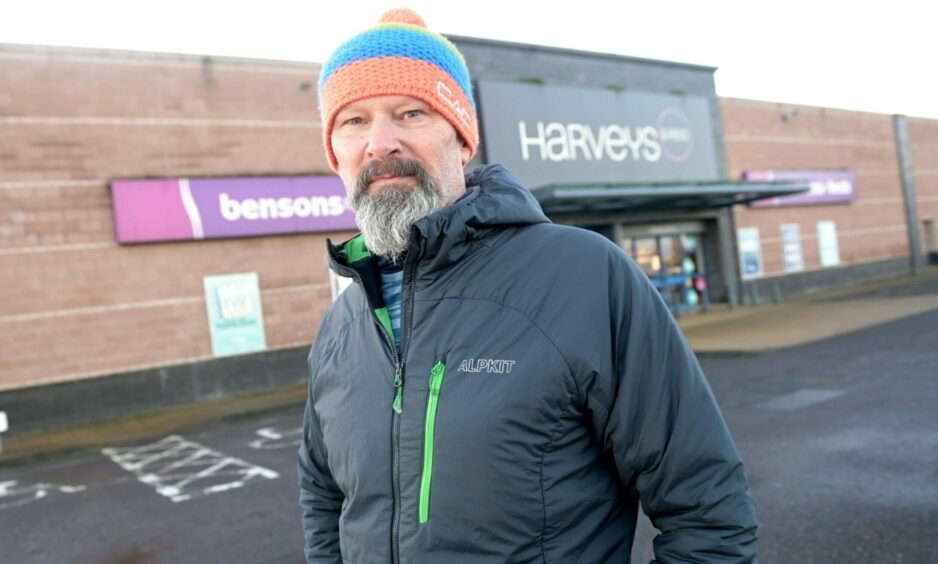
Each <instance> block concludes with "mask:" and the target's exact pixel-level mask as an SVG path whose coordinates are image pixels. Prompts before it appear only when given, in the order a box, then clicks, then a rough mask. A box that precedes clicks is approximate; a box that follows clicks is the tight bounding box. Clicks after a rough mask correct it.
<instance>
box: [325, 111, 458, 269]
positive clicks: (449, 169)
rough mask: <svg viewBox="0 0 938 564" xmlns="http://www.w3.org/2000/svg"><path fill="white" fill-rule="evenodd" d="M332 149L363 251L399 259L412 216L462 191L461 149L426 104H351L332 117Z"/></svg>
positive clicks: (439, 205)
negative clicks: (356, 223)
mask: <svg viewBox="0 0 938 564" xmlns="http://www.w3.org/2000/svg"><path fill="white" fill-rule="evenodd" d="M331 140H332V149H333V151H334V152H335V156H336V161H337V162H338V165H339V166H338V172H339V176H340V177H341V178H342V182H343V183H344V184H345V188H346V191H347V192H348V196H349V201H350V203H351V205H352V209H354V210H355V214H356V220H357V221H358V226H359V227H360V228H361V230H362V234H363V235H364V237H365V244H366V245H367V246H368V248H369V249H370V250H371V251H372V252H374V253H376V254H378V255H381V256H385V257H387V258H389V259H390V260H391V261H392V262H395V263H396V262H399V260H400V258H401V257H402V256H403V253H404V251H405V250H406V248H407V244H408V242H409V240H410V233H411V226H412V225H413V224H414V223H415V222H416V221H417V220H419V219H421V218H423V217H426V216H427V215H429V214H431V213H433V212H435V211H437V210H438V209H440V208H443V207H445V206H448V205H450V204H452V203H453V202H455V201H456V200H457V199H458V198H459V196H461V195H462V194H463V193H464V192H465V191H466V184H465V180H464V178H463V167H464V166H465V165H466V163H467V162H468V161H469V148H468V147H467V146H466V144H465V143H463V141H462V139H461V138H460V137H459V135H458V134H457V133H456V130H455V129H453V126H452V125H450V123H449V121H447V120H446V118H444V117H443V116H441V115H440V114H439V113H437V112H436V111H435V110H434V109H433V107H432V106H430V105H429V104H427V103H425V102H423V101H421V100H418V99H416V98H410V97H408V96H376V97H373V98H366V99H364V100H360V101H358V102H353V103H352V104H349V105H348V106H346V107H344V108H342V110H340V111H339V113H338V114H337V115H336V118H335V123H334V125H333V129H332V138H331Z"/></svg>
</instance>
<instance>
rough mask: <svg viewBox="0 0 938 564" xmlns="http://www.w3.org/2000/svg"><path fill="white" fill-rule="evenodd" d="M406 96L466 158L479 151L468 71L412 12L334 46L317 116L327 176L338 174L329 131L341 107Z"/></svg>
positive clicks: (396, 13)
mask: <svg viewBox="0 0 938 564" xmlns="http://www.w3.org/2000/svg"><path fill="white" fill-rule="evenodd" d="M387 95H396V96H411V97H414V98H418V99H420V100H423V101H424V102H426V103H427V104H429V105H430V106H432V107H433V109H435V110H436V111H438V112H439V113H440V114H441V115H443V116H444V117H445V118H446V119H447V120H449V122H450V123H451V124H453V127H454V128H455V129H456V131H457V132H458V133H459V135H460V136H461V137H462V139H463V141H465V142H466V144H467V145H468V146H469V151H470V158H471V157H472V155H475V153H476V150H477V149H478V147H479V124H478V118H477V117H476V115H477V114H476V107H475V101H474V100H473V98H472V85H471V83H470V82H469V69H467V68H466V61H465V59H463V56H462V54H461V53H460V52H459V51H458V50H457V49H456V46H455V45H453V44H452V43H450V41H449V40H447V39H446V38H445V37H443V36H442V35H440V34H438V33H434V32H432V31H429V30H427V24H426V23H425V22H424V21H423V18H421V17H420V16H419V15H417V14H416V13H415V12H413V11H412V10H408V9H396V10H390V11H388V12H386V13H385V14H384V15H383V16H381V19H380V20H379V23H378V25H376V26H374V27H372V28H369V29H366V30H365V31H363V32H361V33H359V34H358V35H356V36H355V37H353V38H351V39H349V40H348V41H346V42H345V43H343V44H342V45H340V46H339V48H338V49H336V51H335V52H334V53H333V54H332V56H331V57H330V58H329V60H328V61H327V62H326V64H325V65H323V67H322V73H321V74H320V75H319V111H320V113H321V115H322V124H323V143H324V144H325V147H326V154H327V155H328V156H329V164H330V166H332V170H334V171H335V170H337V169H338V163H337V162H336V159H335V153H334V152H333V151H332V142H331V137H332V126H333V122H334V120H335V116H336V114H337V113H338V112H339V110H341V109H342V108H343V107H345V106H347V105H348V104H351V103H352V102H355V101H357V100H361V99H363V98H369V97H371V96H387Z"/></svg>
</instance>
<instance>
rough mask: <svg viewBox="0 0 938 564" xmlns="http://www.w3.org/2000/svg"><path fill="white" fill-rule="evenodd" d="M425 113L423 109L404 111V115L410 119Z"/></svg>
mask: <svg viewBox="0 0 938 564" xmlns="http://www.w3.org/2000/svg"><path fill="white" fill-rule="evenodd" d="M422 115H423V110H407V111H406V112H404V117H405V118H408V119H413V118H416V117H420V116H422Z"/></svg>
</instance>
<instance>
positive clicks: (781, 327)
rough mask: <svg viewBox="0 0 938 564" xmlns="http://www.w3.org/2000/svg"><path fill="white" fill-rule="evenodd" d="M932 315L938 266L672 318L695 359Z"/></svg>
mask: <svg viewBox="0 0 938 564" xmlns="http://www.w3.org/2000/svg"><path fill="white" fill-rule="evenodd" d="M934 309H938V267H931V268H930V269H928V270H926V271H924V272H922V273H919V274H918V275H915V276H911V275H909V276H901V277H896V278H890V279H885V280H881V281H877V282H873V283H867V284H862V285H857V286H852V287H849V288H840V289H836V290H830V291H825V292H818V293H814V294H807V295H802V296H799V297H796V298H793V299H790V300H787V301H785V302H782V303H779V304H772V305H763V306H756V307H751V306H746V307H736V308H729V307H728V306H725V305H714V306H711V308H710V309H709V311H708V312H706V313H698V314H695V315H690V316H684V317H682V318H680V319H678V324H679V325H680V327H681V328H682V330H683V331H684V334H685V336H686V337H687V340H688V342H689V343H690V345H691V347H692V348H693V349H694V351H695V352H697V354H698V355H725V354H730V355H746V354H752V355H755V354H760V353H765V352H769V351H773V350H777V349H783V348H787V347H792V346H797V345H802V344H806V343H811V342H815V341H819V340H822V339H826V338H829V337H834V336H837V335H842V334H845V333H850V332H853V331H859V330H861V329H865V328H867V327H871V326H873V325H878V324H882V323H887V322H889V321H894V320H897V319H902V318H905V317H909V316H912V315H917V314H921V313H924V312H927V311H931V310H934ZM305 398H306V390H305V387H304V386H298V387H291V388H285V389H280V390H274V391H272V392H266V393H262V394H255V395H251V396H241V397H234V398H228V399H224V400H218V401H211V402H205V403H200V404H195V405H187V406H179V407H173V408H169V409H165V410H161V411H158V412H152V413H143V414H139V415H135V416H132V417H124V418H121V419H115V420H110V421H104V422H98V423H90V424H83V425H75V426H72V427H67V428H59V429H52V430H49V431H44V432H37V433H30V434H24V435H19V436H12V437H3V453H2V454H0V466H3V465H7V464H11V463H12V464H19V463H24V462H25V461H27V460H34V459H36V458H37V457H45V456H56V455H60V454H63V453H65V452H74V451H76V450H85V449H90V448H99V447H101V446H104V445H107V444H113V443H117V442H129V441H134V440H140V439H145V438H150V437H156V436H163V435H167V434H170V433H177V432H182V431H184V430H187V429H193V428H196V427H202V426H206V425H211V424H213V423H218V422H221V421H224V420H230V419H232V418H237V417H245V416H248V415H256V414H258V413H262V412H265V411H276V410H278V409H281V408H283V407H285V406H295V405H300V404H302V403H303V402H304V401H305Z"/></svg>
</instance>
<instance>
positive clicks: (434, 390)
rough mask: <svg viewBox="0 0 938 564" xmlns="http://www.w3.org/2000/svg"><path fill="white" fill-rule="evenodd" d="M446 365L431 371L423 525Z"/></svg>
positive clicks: (427, 512) (425, 432)
mask: <svg viewBox="0 0 938 564" xmlns="http://www.w3.org/2000/svg"><path fill="white" fill-rule="evenodd" d="M445 372H446V365H445V364H443V363H442V362H437V363H436V365H435V366H434V367H433V369H432V370H431V371H430V395H429V396H427V419H426V423H425V424H424V430H423V472H422V473H421V474H420V506H419V515H418V517H419V519H418V522H419V523H420V524H421V525H422V524H424V523H426V522H427V519H429V517H430V479H431V475H432V473H433V429H434V426H435V423H436V408H437V404H438V403H439V402H440V387H441V386H442V385H443V374H444V373H445Z"/></svg>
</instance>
